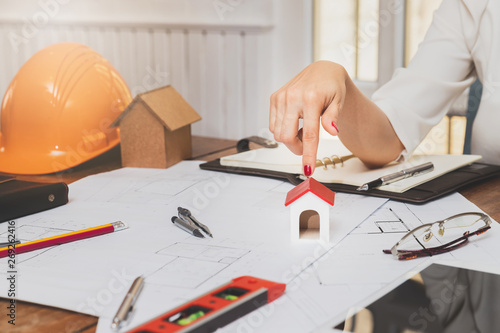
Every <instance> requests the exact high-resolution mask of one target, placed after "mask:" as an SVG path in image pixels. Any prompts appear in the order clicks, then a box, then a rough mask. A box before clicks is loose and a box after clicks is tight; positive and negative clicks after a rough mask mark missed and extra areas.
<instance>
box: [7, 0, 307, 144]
mask: <svg viewBox="0 0 500 333" xmlns="http://www.w3.org/2000/svg"><path fill="white" fill-rule="evenodd" d="M310 3H311V0H140V1H139V0H100V1H99V0H85V1H82V0H80V1H77V0H24V1H10V0H0V38H1V39H0V73H2V75H0V92H1V93H2V95H3V93H4V92H5V90H6V88H7V85H8V84H9V82H10V81H11V79H12V78H13V76H14V75H15V73H16V72H17V70H18V69H19V68H20V67H21V66H22V64H23V63H24V62H25V61H26V60H27V59H29V58H30V57H31V56H32V55H33V54H34V53H35V52H36V51H38V50H40V49H41V48H43V47H45V46H47V45H50V44H52V43H56V42H62V41H74V42H80V43H83V44H87V45H89V46H90V47H92V48H93V49H95V50H96V51H98V52H99V53H101V54H102V55H103V56H105V57H106V58H107V59H108V60H109V61H110V62H111V63H112V64H113V65H114V66H115V67H116V68H117V69H118V71H119V72H120V73H121V74H122V76H123V77H124V78H125V80H126V82H127V84H128V85H129V87H130V89H131V91H132V93H133V95H135V94H137V93H140V92H142V91H145V90H150V89H153V88H156V87H158V86H162V85H165V84H172V85H173V86H174V87H175V88H176V89H177V90H178V91H179V92H180V93H181V94H182V95H183V96H184V97H185V98H186V100H187V101H188V102H189V103H190V104H192V105H193V107H194V108H195V109H196V110H197V111H198V112H199V113H200V114H201V116H202V117H203V120H202V121H201V122H199V123H197V124H195V126H194V127H193V132H194V134H197V135H206V136H215V137H224V138H232V139H238V138H241V137H243V136H247V135H255V134H259V135H264V134H265V132H266V131H267V126H268V107H269V96H270V94H271V93H272V92H273V91H274V90H276V89H278V88H279V87H280V86H281V85H283V84H284V83H286V81H288V80H289V79H290V78H291V77H293V75H295V74H296V73H297V72H298V71H300V70H301V69H302V68H303V67H304V66H305V65H307V64H308V63H309V62H310V61H311V58H312V57H311V53H312V45H311V37H310V28H309V26H310V15H311V10H310V7H311V4H310Z"/></svg>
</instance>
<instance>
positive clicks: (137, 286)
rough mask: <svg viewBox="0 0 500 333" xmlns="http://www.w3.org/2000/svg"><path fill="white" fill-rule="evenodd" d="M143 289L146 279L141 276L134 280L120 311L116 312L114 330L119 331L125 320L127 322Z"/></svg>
mask: <svg viewBox="0 0 500 333" xmlns="http://www.w3.org/2000/svg"><path fill="white" fill-rule="evenodd" d="M143 287H144V278H143V277H142V276H139V277H137V278H136V279H135V280H134V282H133V283H132V286H130V289H129V290H128V292H127V295H125V298H124V299H123V302H122V304H121V305H120V307H119V308H118V311H117V312H116V315H115V317H114V318H113V322H112V323H111V328H112V329H114V330H117V329H118V328H119V327H120V325H121V324H122V323H123V322H124V321H125V320H127V318H128V317H129V314H130V312H132V311H133V310H134V305H135V302H136V301H137V298H138V297H139V294H140V293H141V291H142V288H143Z"/></svg>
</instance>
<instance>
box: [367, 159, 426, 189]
mask: <svg viewBox="0 0 500 333" xmlns="http://www.w3.org/2000/svg"><path fill="white" fill-rule="evenodd" d="M432 170H434V164H432V162H427V163H424V164H421V165H417V166H415V167H412V168H408V169H405V170H401V171H398V172H395V173H391V174H390V175H387V176H383V177H380V178H378V179H375V180H373V181H371V182H369V183H366V184H363V185H361V186H360V187H358V188H357V190H358V191H368V190H370V189H372V188H376V187H380V186H382V185H387V184H391V183H394V182H397V181H398V180H402V179H405V178H408V177H413V176H418V175H421V174H424V173H427V172H429V171H432Z"/></svg>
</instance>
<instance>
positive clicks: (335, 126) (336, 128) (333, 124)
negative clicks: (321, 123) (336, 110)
mask: <svg viewBox="0 0 500 333" xmlns="http://www.w3.org/2000/svg"><path fill="white" fill-rule="evenodd" d="M332 126H333V128H335V130H336V131H337V133H339V128H338V127H337V125H335V123H334V122H333V121H332Z"/></svg>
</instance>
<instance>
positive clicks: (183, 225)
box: [172, 216, 205, 238]
mask: <svg viewBox="0 0 500 333" xmlns="http://www.w3.org/2000/svg"><path fill="white" fill-rule="evenodd" d="M172 223H173V224H175V225H176V226H178V227H179V228H181V229H182V230H185V231H187V232H189V233H190V234H192V235H193V236H196V237H200V238H205V236H203V234H202V233H201V231H200V229H198V228H197V227H195V226H194V225H192V224H190V223H188V222H186V221H184V220H181V219H180V218H178V217H177V216H172Z"/></svg>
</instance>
